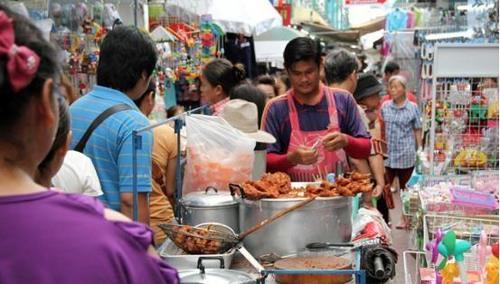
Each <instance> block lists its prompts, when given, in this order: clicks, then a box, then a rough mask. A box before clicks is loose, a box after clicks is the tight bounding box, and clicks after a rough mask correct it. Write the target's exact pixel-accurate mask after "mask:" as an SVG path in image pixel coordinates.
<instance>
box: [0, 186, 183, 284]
mask: <svg viewBox="0 0 500 284" xmlns="http://www.w3.org/2000/svg"><path fill="white" fill-rule="evenodd" d="M103 210H104V207H103V205H102V203H100V202H99V201H98V200H96V199H95V198H91V197H85V196H80V195H73V194H64V193H59V192H54V191H46V192H40V193H33V194H26V195H15V196H6V197H0V216H1V219H2V221H1V222H0V283H82V284H83V283H85V284H86V283H106V284H110V283H179V277H178V274H177V272H176V270H175V269H174V268H172V267H170V266H169V265H167V264H166V263H164V262H163V261H161V260H159V259H155V258H153V257H151V256H149V255H148V254H147V253H146V248H147V247H148V246H149V244H151V240H152V232H151V230H150V229H149V228H148V227H147V226H145V225H142V224H139V223H132V222H118V221H114V222H111V221H107V220H106V219H104V217H103V212H104V211H103Z"/></svg>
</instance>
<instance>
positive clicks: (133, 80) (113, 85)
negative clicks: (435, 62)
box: [70, 26, 157, 223]
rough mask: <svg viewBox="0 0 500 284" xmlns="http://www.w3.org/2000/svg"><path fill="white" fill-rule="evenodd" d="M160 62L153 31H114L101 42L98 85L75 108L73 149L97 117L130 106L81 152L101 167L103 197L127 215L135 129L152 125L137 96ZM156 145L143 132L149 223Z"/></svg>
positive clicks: (141, 177)
mask: <svg viewBox="0 0 500 284" xmlns="http://www.w3.org/2000/svg"><path fill="white" fill-rule="evenodd" d="M156 60H157V55H156V50H155V47H154V43H153V42H152V41H151V39H150V38H149V36H148V35H146V34H145V33H143V32H141V31H139V30H138V29H137V28H135V27H124V26H120V27H117V28H115V29H113V30H112V31H110V32H109V33H108V34H107V35H106V37H105V38H104V41H103V43H102V45H101V49H100V58H99V64H98V66H97V85H96V86H95V87H94V89H93V90H92V91H91V92H90V93H88V94H87V95H85V96H83V97H82V98H81V99H79V100H78V101H76V102H75V103H74V104H73V105H72V106H71V108H70V113H71V129H72V131H73V139H72V141H71V148H72V149H74V148H75V147H76V146H77V145H78V144H79V142H80V141H81V140H82V137H83V136H84V133H85V132H86V131H87V130H88V129H89V127H90V125H91V124H92V123H93V121H94V120H96V118H97V117H99V116H100V115H101V114H102V113H103V112H105V111H106V110H108V109H109V108H110V107H113V106H116V105H125V107H126V110H122V111H119V112H115V113H113V114H112V115H110V116H109V117H108V118H106V119H104V120H103V122H102V123H101V124H99V126H97V127H96V128H95V130H94V131H93V132H92V134H91V135H90V138H89V139H88V141H87V143H86V145H85V146H84V148H83V149H82V151H83V153H84V154H85V155H87V156H88V157H90V158H91V159H92V162H93V163H94V165H95V167H96V170H97V175H98V176H99V179H100V182H101V185H102V190H103V192H104V195H103V196H102V197H101V200H102V201H103V202H104V203H105V204H106V205H107V206H108V207H109V208H111V209H114V210H117V211H120V212H122V213H123V214H125V215H126V216H128V217H132V208H133V207H132V206H133V194H132V191H133V188H132V181H133V175H132V173H133V168H132V154H133V152H132V131H133V130H137V129H139V128H142V127H145V126H148V125H149V122H148V119H147V118H146V117H145V116H144V115H143V114H142V113H141V112H140V111H139V109H138V108H137V107H136V105H135V104H134V100H136V99H138V98H139V97H140V96H141V95H142V94H143V93H144V92H145V90H146V88H147V86H148V84H149V81H150V79H151V75H152V73H153V70H154V68H155V65H156ZM151 147H152V134H151V133H150V132H146V133H143V135H142V147H141V148H140V149H139V150H137V165H138V167H137V188H138V192H139V199H138V200H139V203H138V209H139V212H138V213H139V214H138V217H139V221H141V222H143V223H148V221H149V209H148V192H150V191H151Z"/></svg>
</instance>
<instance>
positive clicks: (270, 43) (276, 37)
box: [254, 27, 307, 68]
mask: <svg viewBox="0 0 500 284" xmlns="http://www.w3.org/2000/svg"><path fill="white" fill-rule="evenodd" d="M302 36H307V33H305V32H302V31H299V30H296V29H292V28H290V27H278V28H273V29H271V30H269V31H267V32H265V33H263V34H261V35H258V36H256V37H255V38H254V44H255V57H256V60H257V62H269V63H271V65H272V66H274V67H278V68H282V67H283V51H285V47H286V45H287V44H288V42H289V41H291V40H292V39H294V38H297V37H302Z"/></svg>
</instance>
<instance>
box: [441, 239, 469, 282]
mask: <svg viewBox="0 0 500 284" xmlns="http://www.w3.org/2000/svg"><path fill="white" fill-rule="evenodd" d="M470 248H471V244H470V243H469V242H468V241H464V240H457V235H456V234H455V232H454V231H448V232H447V233H446V234H445V235H444V237H443V240H442V241H441V243H440V244H439V245H438V251H439V253H440V254H441V255H442V256H443V257H444V259H443V260H442V261H441V263H440V264H439V266H438V270H443V269H444V268H445V267H446V266H447V263H448V260H449V259H450V258H451V257H454V258H455V261H456V263H457V265H458V268H459V269H458V270H459V272H460V278H461V280H462V283H465V284H466V283H467V269H466V267H465V263H464V253H465V252H466V251H468V250H470ZM441 275H442V277H443V282H444V280H445V275H443V273H442V274H441ZM448 275H451V274H447V276H448Z"/></svg>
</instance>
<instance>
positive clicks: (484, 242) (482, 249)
mask: <svg viewBox="0 0 500 284" xmlns="http://www.w3.org/2000/svg"><path fill="white" fill-rule="evenodd" d="M487 252H488V236H487V235H486V232H485V231H484V230H482V231H481V235H480V237H479V244H478V246H477V257H478V259H479V267H485V265H486V254H487Z"/></svg>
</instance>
